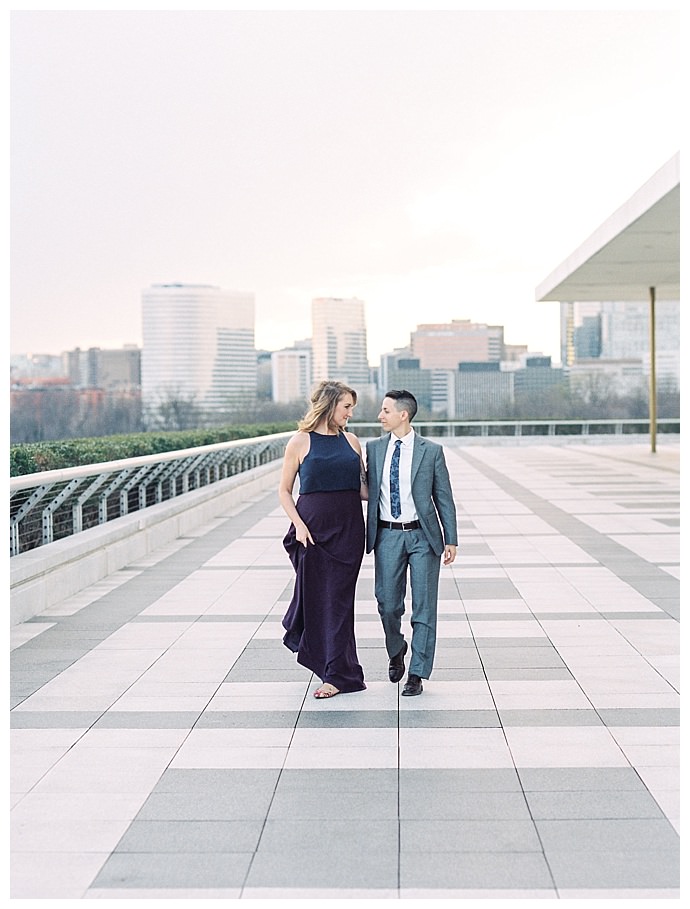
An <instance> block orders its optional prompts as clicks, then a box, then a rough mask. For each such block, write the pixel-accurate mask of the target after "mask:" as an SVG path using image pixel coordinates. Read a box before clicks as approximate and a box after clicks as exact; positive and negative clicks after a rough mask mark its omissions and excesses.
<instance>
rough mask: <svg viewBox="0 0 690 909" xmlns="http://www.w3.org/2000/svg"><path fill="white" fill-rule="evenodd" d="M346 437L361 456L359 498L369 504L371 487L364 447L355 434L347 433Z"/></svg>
mask: <svg viewBox="0 0 690 909" xmlns="http://www.w3.org/2000/svg"><path fill="white" fill-rule="evenodd" d="M345 437H346V438H347V441H348V442H349V443H350V445H352V447H353V448H354V450H355V451H356V452H357V454H358V455H359V497H360V499H362V501H364V502H368V501H369V486H368V484H367V469H366V467H365V466H364V458H363V456H362V446H361V444H360V441H359V439H358V438H357V436H356V435H355V434H354V433H352V432H346V433H345Z"/></svg>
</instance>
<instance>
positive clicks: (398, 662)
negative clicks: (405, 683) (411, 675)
mask: <svg viewBox="0 0 690 909" xmlns="http://www.w3.org/2000/svg"><path fill="white" fill-rule="evenodd" d="M406 653H407V641H403V645H402V650H401V651H400V653H399V654H398V655H397V656H394V657H391V658H390V662H389V663H388V678H389V679H390V680H391V682H399V681H400V679H401V678H402V677H403V676H404V675H405V654H406Z"/></svg>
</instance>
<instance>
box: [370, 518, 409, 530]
mask: <svg viewBox="0 0 690 909" xmlns="http://www.w3.org/2000/svg"><path fill="white" fill-rule="evenodd" d="M379 527H385V528H386V530H418V529H419V521H403V522H402V523H400V524H396V523H395V521H382V520H380V519H379Z"/></svg>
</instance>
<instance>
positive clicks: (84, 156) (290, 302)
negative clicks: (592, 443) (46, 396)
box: [11, 8, 685, 364]
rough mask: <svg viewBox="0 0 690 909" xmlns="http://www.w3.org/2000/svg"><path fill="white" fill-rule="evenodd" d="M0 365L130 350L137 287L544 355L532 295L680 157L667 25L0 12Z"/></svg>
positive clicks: (490, 16) (269, 334)
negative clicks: (3, 99)
mask: <svg viewBox="0 0 690 909" xmlns="http://www.w3.org/2000/svg"><path fill="white" fill-rule="evenodd" d="M11 55H12V70H11V89H12V109H11V121H12V122H11V143H12V251H11V283H12V305H11V351H12V353H27V352H32V353H60V352H61V351H63V350H67V349H72V348H74V347H77V346H80V347H83V348H84V347H91V346H99V347H120V346H121V345H123V344H126V343H134V344H141V292H142V290H143V289H145V288H146V287H148V286H149V285H151V284H154V283H175V282H182V283H202V284H213V285H218V286H220V287H223V288H225V289H228V290H247V291H253V292H254V293H255V295H256V343H257V346H258V347H260V348H266V349H271V350H273V349H277V348H280V347H284V346H289V345H291V344H292V342H293V341H294V340H296V339H300V338H304V337H308V336H309V335H310V334H311V300H312V298H313V297H317V296H335V297H350V296H357V297H359V298H360V299H362V300H364V301H365V304H366V314H367V324H368V334H369V354H370V361H371V363H372V364H376V363H377V362H378V356H379V354H380V353H382V352H384V351H387V350H391V349H393V348H394V347H402V346H404V345H406V344H407V343H408V341H409V336H410V332H411V331H412V330H413V329H414V328H415V327H416V326H417V325H418V324H420V323H423V322H433V321H450V320H451V319H470V320H472V321H475V322H488V323H490V324H502V325H504V326H505V340H506V342H507V343H511V344H528V345H529V348H530V350H532V351H542V352H544V353H546V354H551V355H552V356H553V358H554V362H556V361H558V360H559V359H560V356H559V313H558V304H557V303H536V302H535V301H534V298H535V288H536V286H537V285H538V284H539V283H540V282H541V281H542V280H543V279H544V278H546V277H547V276H548V275H549V274H550V273H551V272H552V271H553V270H554V269H555V268H556V267H557V266H558V265H560V263H561V262H562V261H563V260H564V259H565V258H567V257H568V256H569V255H570V254H571V253H572V252H573V251H574V250H575V249H576V248H577V247H578V246H579V245H580V244H581V243H582V242H583V241H584V240H586V239H587V237H588V236H589V235H590V234H591V233H592V232H593V231H594V230H595V229H596V228H597V227H598V226H599V225H600V224H601V223H602V222H603V221H604V220H606V219H607V218H608V217H609V215H611V214H612V213H613V212H614V211H615V210H616V209H617V208H618V207H619V206H620V205H622V204H623V203H624V202H626V201H627V200H628V198H629V197H630V196H631V195H633V194H634V193H635V192H636V191H637V189H638V188H639V187H640V186H641V185H642V184H643V183H645V182H646V181H647V180H648V179H649V178H650V177H651V176H652V175H653V174H654V173H655V172H656V171H657V170H658V169H659V168H660V167H661V166H662V165H664V164H665V163H666V162H667V161H668V160H669V159H670V158H671V157H672V156H673V155H674V154H675V153H676V152H677V151H678V150H679V148H680V128H681V112H682V110H683V109H684V103H685V102H684V101H681V98H680V91H681V87H680V82H681V74H680V59H679V58H680V13H679V11H677V10H670V11H659V12H654V11H644V10H620V11H596V10H591V11H584V12H577V11H557V10H553V9H552V10H541V11H519V10H518V11H512V10H490V9H485V10H483V11H476V10H475V11H473V10H463V9H459V8H457V9H453V10H447V11H427V12H424V11H418V10H411V11H409V10H392V11H385V10H377V11H373V10H360V11H352V12H346V11H338V10H324V9H321V10H304V11H290V10H287V11H242V10H240V11H231V10H225V11H207V12H203V11H202V12H193V11H174V10H168V11H95V10H92V11H15V12H14V13H13V15H12V29H11Z"/></svg>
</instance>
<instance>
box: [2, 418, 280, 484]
mask: <svg viewBox="0 0 690 909" xmlns="http://www.w3.org/2000/svg"><path fill="white" fill-rule="evenodd" d="M296 428H297V426H296V423H294V422H292V423H257V424H242V425H237V426H222V427H217V428H214V429H189V430H185V431H180V432H138V433H131V434H127V435H117V436H98V437H96V438H93V439H65V440H63V441H60V442H30V443H27V444H26V445H11V446H10V476H11V477H18V476H24V475H25V474H28V473H39V472H40V471H42V470H63V469H65V468H67V467H79V466H80V465H82V464H101V463H103V462H104V461H119V460H122V459H124V458H138V457H141V456H142V455H150V454H160V453H161V452H164V451H180V450H182V449H185V448H200V447H201V446H203V445H215V444H216V443H217V442H231V441H233V440H234V439H253V438H255V437H256V436H266V435H272V434H273V433H277V432H290V431H294V430H296Z"/></svg>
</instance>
